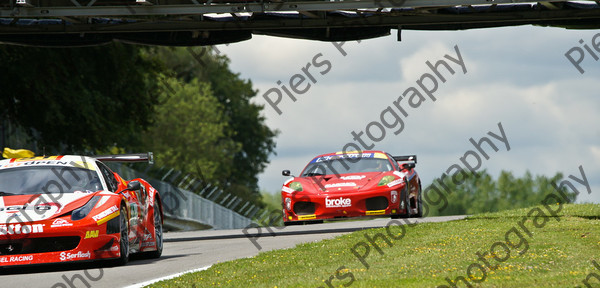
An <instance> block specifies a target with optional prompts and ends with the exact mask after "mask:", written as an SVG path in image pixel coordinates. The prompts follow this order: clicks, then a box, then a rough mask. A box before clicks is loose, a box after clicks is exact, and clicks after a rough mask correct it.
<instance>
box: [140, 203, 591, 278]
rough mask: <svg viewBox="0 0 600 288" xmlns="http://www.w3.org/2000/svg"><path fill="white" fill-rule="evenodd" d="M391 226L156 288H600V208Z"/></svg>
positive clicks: (217, 267) (516, 212)
mask: <svg viewBox="0 0 600 288" xmlns="http://www.w3.org/2000/svg"><path fill="white" fill-rule="evenodd" d="M558 210H560V212H559V213H558V214H555V215H557V216H556V217H554V216H552V214H553V213H554V212H551V211H558ZM391 224H392V225H389V226H388V227H387V228H380V229H371V230H364V231H359V232H355V233H351V234H347V235H343V236H340V237H337V238H334V239H330V240H323V241H320V242H316V243H306V244H301V245H297V246H296V247H294V248H291V249H284V250H276V251H269V252H264V253H260V254H259V255H257V256H255V257H252V258H245V259H239V260H235V261H229V262H225V263H219V264H215V265H213V266H212V267H211V268H210V269H208V270H206V271H201V272H197V273H190V274H186V275H183V276H181V277H178V278H175V279H171V280H166V281H161V282H158V283H155V284H153V285H151V286H150V287H271V288H272V287H432V286H433V287H437V286H442V285H448V286H449V287H452V285H450V282H458V284H457V287H467V285H466V282H469V284H470V285H473V287H528V286H529V287H575V286H578V285H579V286H582V287H585V286H584V285H583V284H582V281H584V280H585V279H586V278H588V282H589V283H590V284H592V285H596V286H593V287H600V276H598V278H595V277H589V275H591V274H590V273H596V275H600V267H598V268H595V267H594V265H593V264H592V263H593V262H592V261H594V260H595V261H596V262H599V263H600V253H598V251H600V233H599V232H600V205H595V204H568V205H552V206H550V207H545V206H537V207H532V208H524V209H517V210H510V211H503V212H498V213H485V214H480V215H474V216H471V217H468V218H467V219H465V220H459V221H452V222H444V223H421V224H417V225H413V226H410V227H409V226H403V227H399V226H397V225H393V223H391ZM394 238H396V239H394ZM369 239H371V240H369ZM367 250H368V251H369V254H368V255H367V253H366V252H367ZM353 251H354V252H353ZM460 277H464V280H462V279H461V278H460ZM446 278H447V279H446Z"/></svg>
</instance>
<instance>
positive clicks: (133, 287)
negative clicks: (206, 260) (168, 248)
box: [124, 265, 212, 288]
mask: <svg viewBox="0 0 600 288" xmlns="http://www.w3.org/2000/svg"><path fill="white" fill-rule="evenodd" d="M211 266H212V265H208V266H205V267H202V268H196V269H192V270H188V271H183V272H179V273H176V274H172V275H168V276H165V277H160V278H156V279H152V280H148V281H146V282H142V283H138V284H133V285H130V286H127V287H124V288H142V287H144V286H148V285H150V284H153V283H156V282H158V281H163V280H169V279H173V278H175V277H179V276H181V275H183V274H188V273H193V272H198V271H204V270H206V269H208V268H210V267H211Z"/></svg>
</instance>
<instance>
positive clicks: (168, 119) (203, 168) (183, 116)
mask: <svg viewBox="0 0 600 288" xmlns="http://www.w3.org/2000/svg"><path fill="white" fill-rule="evenodd" d="M161 82H162V84H163V85H164V86H165V87H164V89H162V91H163V92H162V93H161V95H160V100H161V105H159V106H157V109H156V110H157V111H156V115H155V123H154V125H153V126H152V127H150V128H149V130H148V132H147V133H146V135H145V137H144V139H146V140H147V141H148V142H149V145H151V147H152V150H153V151H154V152H155V155H156V163H157V164H158V165H160V166H167V167H172V168H176V169H178V170H181V171H185V172H188V173H196V174H200V175H203V176H204V177H205V178H207V179H211V180H213V182H214V184H219V183H218V179H224V178H226V177H227V176H229V174H230V173H231V168H232V166H233V164H234V163H233V155H234V153H236V152H237V151H239V149H240V145H239V144H237V143H235V142H234V141H233V140H232V139H231V131H230V130H228V127H227V126H228V123H227V122H226V121H224V118H225V117H224V115H223V108H222V105H221V104H220V103H219V102H218V101H217V99H216V98H215V97H214V96H213V95H212V92H211V89H210V85H209V84H207V83H201V82H199V81H198V80H195V79H194V80H192V81H191V82H189V83H185V82H182V81H180V80H177V79H175V78H165V79H163V80H162V81H161Z"/></svg>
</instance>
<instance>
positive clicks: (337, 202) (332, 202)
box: [325, 197, 352, 208]
mask: <svg viewBox="0 0 600 288" xmlns="http://www.w3.org/2000/svg"><path fill="white" fill-rule="evenodd" d="M350 206H352V200H351V199H350V198H344V197H340V198H337V199H329V197H326V198H325V207H327V208H341V207H350Z"/></svg>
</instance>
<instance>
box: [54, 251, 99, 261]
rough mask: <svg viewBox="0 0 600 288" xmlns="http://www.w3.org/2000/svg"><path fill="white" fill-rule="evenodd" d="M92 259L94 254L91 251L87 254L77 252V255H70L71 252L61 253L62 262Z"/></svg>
mask: <svg viewBox="0 0 600 288" xmlns="http://www.w3.org/2000/svg"><path fill="white" fill-rule="evenodd" d="M91 257H92V253H90V251H87V252H85V253H84V252H81V251H79V252H77V253H69V252H61V253H60V261H71V260H79V259H90V258H91Z"/></svg>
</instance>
